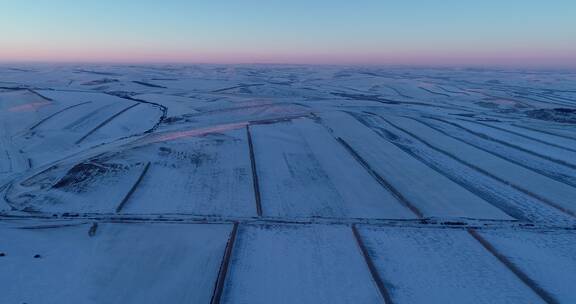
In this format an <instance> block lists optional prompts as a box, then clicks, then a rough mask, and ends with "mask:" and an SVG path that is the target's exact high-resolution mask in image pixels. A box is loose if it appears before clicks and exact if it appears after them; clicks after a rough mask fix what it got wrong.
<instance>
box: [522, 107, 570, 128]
mask: <svg viewBox="0 0 576 304" xmlns="http://www.w3.org/2000/svg"><path fill="white" fill-rule="evenodd" d="M526 115H528V117H530V118H534V119H540V120H546V121H554V122H561V123H570V124H576V109H570V108H555V109H539V110H532V111H527V112H526Z"/></svg>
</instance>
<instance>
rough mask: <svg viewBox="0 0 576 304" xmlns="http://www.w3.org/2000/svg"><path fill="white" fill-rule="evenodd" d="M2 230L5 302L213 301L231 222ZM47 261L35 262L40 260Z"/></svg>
mask: <svg viewBox="0 0 576 304" xmlns="http://www.w3.org/2000/svg"><path fill="white" fill-rule="evenodd" d="M39 227H40V228H34V226H32V227H30V228H28V229H26V225H22V226H21V227H3V228H2V229H0V239H2V252H4V253H5V255H6V256H4V257H2V259H0V269H1V271H0V285H1V286H2V293H0V302H2V303H47V304H49V303H54V304H56V303H159V302H168V303H207V302H209V301H210V298H211V296H212V290H211V289H212V286H213V285H214V282H215V281H216V277H217V275H218V269H219V266H220V258H221V256H222V255H223V252H224V248H225V246H226V241H227V239H228V234H229V231H230V226H229V225H210V224H207V225H185V226H184V225H164V224H108V223H100V224H99V225H98V228H97V230H96V232H95V234H94V235H93V236H90V235H89V229H90V227H91V225H90V224H83V225H75V226H62V227H58V226H56V227H54V228H41V227H42V226H41V225H40V226H39ZM37 254H38V255H40V257H39V258H34V256H35V255H37Z"/></svg>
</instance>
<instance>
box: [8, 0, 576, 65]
mask: <svg viewBox="0 0 576 304" xmlns="http://www.w3.org/2000/svg"><path fill="white" fill-rule="evenodd" d="M0 8H1V9H0V60H3V61H6V60H57V61H151V62H156V61H186V62H303V63H399V64H410V63H438V64H444V63H446V64H450V63H456V64H457V63H460V62H462V63H470V64H474V63H482V64H484V63H486V64H490V63H494V64H498V63H506V62H518V63H522V62H526V63H534V62H541V63H542V64H546V63H550V64H564V63H565V64H571V63H574V62H575V59H576V55H574V54H576V1H574V0H571V1H570V0H554V1H544V0H541V1H536V0H524V1H520V0H499V1H498V0H483V1H478V0H476V1H472V0H460V1H457V0H437V1H432V0H427V1H425V0H402V1H400V0H395V1H390V0H356V1H339V0H308V1H304V0H285V1H276V0H267V1H266V0H236V1H215V0H212V1H208V0H206V1H194V0H189V1H184V0H172V1H146V0H140V1H137V0H124V1H122V0H116V1H112V0H92V1H82V0H46V1H44V0H35V1H32V0H14V1H7V0H0Z"/></svg>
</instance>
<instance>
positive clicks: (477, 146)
mask: <svg viewBox="0 0 576 304" xmlns="http://www.w3.org/2000/svg"><path fill="white" fill-rule="evenodd" d="M404 117H406V118H409V119H412V120H415V121H417V122H419V123H421V124H423V125H426V126H428V127H429V128H432V129H434V130H436V131H438V132H440V133H442V134H444V135H446V136H448V137H450V138H453V139H455V140H457V141H460V142H462V143H465V144H467V145H469V146H472V147H474V148H476V149H478V150H482V151H484V152H486V153H489V154H492V155H494V156H496V157H498V158H501V159H503V160H506V161H508V162H510V163H513V164H515V165H517V166H520V167H522V168H524V169H526V170H530V171H532V172H535V173H538V174H540V175H543V176H546V177H548V178H550V179H553V180H555V181H557V182H559V183H562V184H565V185H567V186H570V187H576V185H574V184H573V183H570V182H568V181H566V180H564V179H561V178H558V177H557V176H554V175H551V174H549V173H546V172H544V171H542V170H538V169H535V168H532V167H528V166H526V165H525V164H523V163H521V162H519V161H517V160H515V159H513V158H510V157H508V156H506V155H502V154H499V153H497V152H494V151H492V150H488V149H486V148H484V147H482V146H479V145H477V144H473V143H471V142H469V141H466V140H463V139H460V138H458V137H456V136H453V135H451V134H448V133H447V132H445V131H443V130H441V129H439V128H437V127H435V126H432V125H430V124H428V123H426V122H425V121H423V120H421V119H417V118H414V117H408V116H404ZM426 118H428V119H433V120H437V121H440V122H444V123H448V122H446V121H444V120H441V119H439V118H436V117H431V116H428V117H426ZM448 124H450V123H448ZM535 156H537V155H535ZM537 157H538V156H537ZM552 162H553V161H552ZM559 165H561V166H562V164H559Z"/></svg>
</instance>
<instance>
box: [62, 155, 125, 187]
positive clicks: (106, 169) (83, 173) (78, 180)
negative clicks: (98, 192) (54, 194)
mask: <svg viewBox="0 0 576 304" xmlns="http://www.w3.org/2000/svg"><path fill="white" fill-rule="evenodd" d="M120 169H121V168H120V166H119V165H111V164H99V163H95V162H85V163H80V164H76V165H75V166H74V167H72V168H71V169H70V170H68V172H66V175H64V177H62V178H61V179H60V180H59V181H58V182H57V183H56V184H54V186H52V188H55V189H60V188H72V189H74V190H76V191H82V190H83V189H84V188H85V186H87V185H88V184H89V183H90V182H91V181H93V180H94V179H96V178H97V177H100V176H103V175H106V174H108V173H110V172H115V171H118V170H120Z"/></svg>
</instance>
